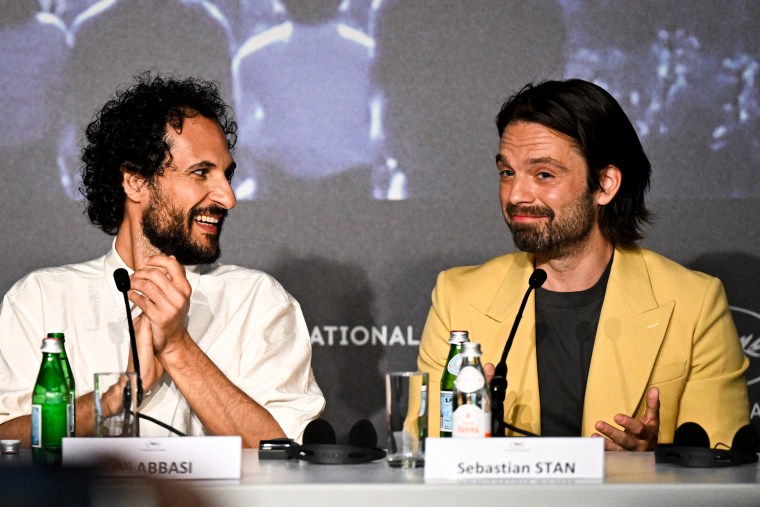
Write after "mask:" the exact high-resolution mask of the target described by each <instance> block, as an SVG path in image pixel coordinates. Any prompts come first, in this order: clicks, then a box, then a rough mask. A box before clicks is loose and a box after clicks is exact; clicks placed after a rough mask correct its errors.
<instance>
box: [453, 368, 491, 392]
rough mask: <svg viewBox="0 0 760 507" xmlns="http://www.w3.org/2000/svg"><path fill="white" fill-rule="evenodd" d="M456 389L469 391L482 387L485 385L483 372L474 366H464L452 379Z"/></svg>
mask: <svg viewBox="0 0 760 507" xmlns="http://www.w3.org/2000/svg"><path fill="white" fill-rule="evenodd" d="M454 385H455V386H456V388H457V391H460V392H463V393H471V392H474V391H477V390H478V389H482V388H483V386H485V385H486V379H485V377H483V373H482V372H481V371H480V370H479V369H478V368H475V367H474V366H465V367H464V368H462V370H461V371H460V372H459V376H458V377H457V379H456V380H455V381H454Z"/></svg>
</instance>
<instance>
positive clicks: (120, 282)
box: [113, 268, 143, 410]
mask: <svg viewBox="0 0 760 507" xmlns="http://www.w3.org/2000/svg"><path fill="white" fill-rule="evenodd" d="M113 280H114V282H116V288H117V289H118V290H119V292H121V293H122V294H123V295H124V306H125V307H126V309H127V326H128V327H129V343H130V346H131V348H132V363H133V364H134V367H135V372H136V373H137V404H138V405H139V404H140V403H142V400H143V385H142V378H141V377H140V357H139V356H138V355H137V339H136V338H135V326H134V323H133V322H132V312H131V311H130V310H129V298H127V292H129V289H130V287H131V286H132V284H131V283H130V281H129V273H127V270H126V269H124V268H119V269H117V270H115V271H114V272H113ZM124 393H125V398H124V404H125V407H124V409H125V410H129V406H130V405H131V403H129V401H130V400H128V399H127V391H124ZM130 397H131V390H130Z"/></svg>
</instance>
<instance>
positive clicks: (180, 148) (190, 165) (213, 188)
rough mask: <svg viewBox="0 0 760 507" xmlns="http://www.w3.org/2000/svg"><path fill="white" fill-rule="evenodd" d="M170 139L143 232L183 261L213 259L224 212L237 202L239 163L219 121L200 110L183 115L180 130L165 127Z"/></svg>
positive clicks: (152, 188)
mask: <svg viewBox="0 0 760 507" xmlns="http://www.w3.org/2000/svg"><path fill="white" fill-rule="evenodd" d="M167 141H168V143H169V146H170V147H171V148H170V151H171V155H172V160H171V164H170V165H167V166H165V167H164V171H163V174H162V175H159V176H156V177H155V179H154V180H153V181H152V182H151V184H150V188H149V200H148V204H147V206H146V208H145V210H144V212H143V215H142V230H143V234H144V235H145V238H146V239H147V240H148V241H149V242H150V244H151V245H152V246H153V247H155V248H156V249H158V250H159V251H160V252H161V253H162V254H164V255H174V256H175V257H176V258H177V260H178V261H179V262H180V263H181V264H184V265H192V264H203V263H209V262H213V261H215V260H216V259H218V258H219V254H220V248H219V236H220V233H221V229H222V224H223V222H224V218H225V217H226V216H227V211H228V210H230V209H232V208H233V207H234V206H235V194H234V193H233V192H232V188H231V187H230V179H231V178H232V173H233V172H234V170H235V163H234V162H233V160H232V156H231V154H230V151H229V149H228V147H227V141H226V139H225V137H224V133H223V131H222V129H221V127H220V126H219V124H218V123H217V122H216V121H214V120H212V119H209V118H206V117H203V116H200V115H197V116H194V117H187V118H185V120H184V123H183V125H182V131H181V132H179V133H178V132H176V131H175V129H173V128H172V127H171V126H169V127H167ZM167 161H168V160H167Z"/></svg>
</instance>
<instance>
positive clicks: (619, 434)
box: [594, 421, 631, 451]
mask: <svg viewBox="0 0 760 507" xmlns="http://www.w3.org/2000/svg"><path fill="white" fill-rule="evenodd" d="M594 428H595V429H596V431H598V432H599V433H597V434H595V435H596V436H603V437H607V438H606V440H605V441H604V450H605V451H625V450H629V448H630V447H631V441H630V439H629V437H628V436H627V435H626V434H625V432H624V431H621V430H619V429H617V428H615V427H614V426H611V425H610V424H607V423H606V422H604V421H598V422H597V423H596V424H595V425H594Z"/></svg>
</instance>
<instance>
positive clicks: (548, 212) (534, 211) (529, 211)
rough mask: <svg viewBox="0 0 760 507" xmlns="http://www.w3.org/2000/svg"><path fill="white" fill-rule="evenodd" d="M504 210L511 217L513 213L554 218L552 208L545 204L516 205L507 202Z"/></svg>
mask: <svg viewBox="0 0 760 507" xmlns="http://www.w3.org/2000/svg"><path fill="white" fill-rule="evenodd" d="M504 210H505V211H506V212H507V216H508V217H509V218H513V217H514V216H515V215H523V216H528V217H547V218H554V210H552V209H551V208H549V207H547V206H516V205H514V204H507V207H506V208H504Z"/></svg>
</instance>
